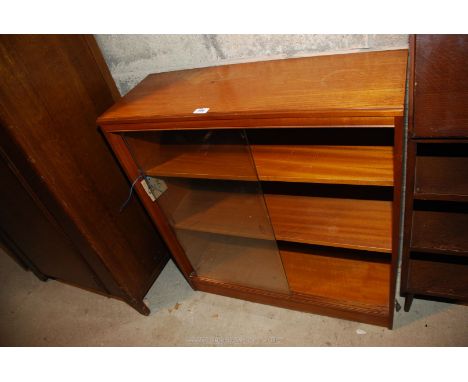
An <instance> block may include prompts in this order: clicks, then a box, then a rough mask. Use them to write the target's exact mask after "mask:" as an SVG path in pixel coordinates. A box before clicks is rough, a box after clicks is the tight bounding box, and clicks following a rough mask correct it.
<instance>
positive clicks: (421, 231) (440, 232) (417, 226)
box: [411, 210, 468, 255]
mask: <svg viewBox="0 0 468 382" xmlns="http://www.w3.org/2000/svg"><path fill="white" fill-rule="evenodd" d="M411 247H412V248H414V249H418V250H423V251H428V252H436V253H448V254H450V253H451V254H454V253H456V252H459V254H461V255H463V253H466V252H467V251H468V213H466V211H465V212H447V211H428V210H415V211H413V230H412V237H411Z"/></svg>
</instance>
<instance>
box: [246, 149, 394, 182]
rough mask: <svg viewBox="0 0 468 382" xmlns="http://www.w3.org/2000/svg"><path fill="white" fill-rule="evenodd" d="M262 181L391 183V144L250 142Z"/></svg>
mask: <svg viewBox="0 0 468 382" xmlns="http://www.w3.org/2000/svg"><path fill="white" fill-rule="evenodd" d="M251 147H252V155H253V158H254V161H255V166H256V168H257V173H258V177H259V179H260V180H264V181H284V182H304V183H308V182H310V183H331V184H356V185H379V186H392V185H393V147H391V146H325V145H322V146H314V145H252V146H251Z"/></svg>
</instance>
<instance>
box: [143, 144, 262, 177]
mask: <svg viewBox="0 0 468 382" xmlns="http://www.w3.org/2000/svg"><path fill="white" fill-rule="evenodd" d="M160 150H161V151H162V152H164V156H165V157H164V160H161V161H160V163H158V164H157V165H154V166H152V167H150V168H148V169H146V173H147V174H148V175H151V176H159V177H185V178H198V179H227V180H230V179H232V180H250V181H256V180H257V173H256V172H255V167H254V163H253V161H252V159H251V156H250V152H249V149H248V147H244V146H243V145H209V147H207V148H205V149H204V148H203V146H202V145H164V146H163V147H161V148H160Z"/></svg>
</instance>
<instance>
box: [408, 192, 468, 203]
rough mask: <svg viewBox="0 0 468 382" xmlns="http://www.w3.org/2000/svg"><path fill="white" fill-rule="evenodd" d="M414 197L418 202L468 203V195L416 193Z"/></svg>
mask: <svg viewBox="0 0 468 382" xmlns="http://www.w3.org/2000/svg"><path fill="white" fill-rule="evenodd" d="M413 197H414V199H416V200H434V201H445V202H468V195H458V194H430V193H422V192H416V193H414V196H413Z"/></svg>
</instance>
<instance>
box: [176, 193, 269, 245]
mask: <svg viewBox="0 0 468 382" xmlns="http://www.w3.org/2000/svg"><path fill="white" fill-rule="evenodd" d="M238 187H240V186H238ZM249 189H250V187H249ZM172 218H173V220H174V226H175V227H176V228H179V229H185V230H192V231H199V232H211V233H218V234H225V235H234V236H242V237H249V238H256V239H267V240H274V235H273V232H272V230H271V226H270V222H269V220H268V212H267V210H266V208H265V203H264V201H263V198H262V196H261V195H260V194H255V193H246V192H244V193H243V192H236V189H232V190H231V192H229V191H213V190H210V189H193V190H190V191H189V192H187V194H186V196H185V197H184V198H183V199H182V201H181V202H180V203H179V205H178V206H177V208H176V209H175V210H174V212H173V214H172Z"/></svg>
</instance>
